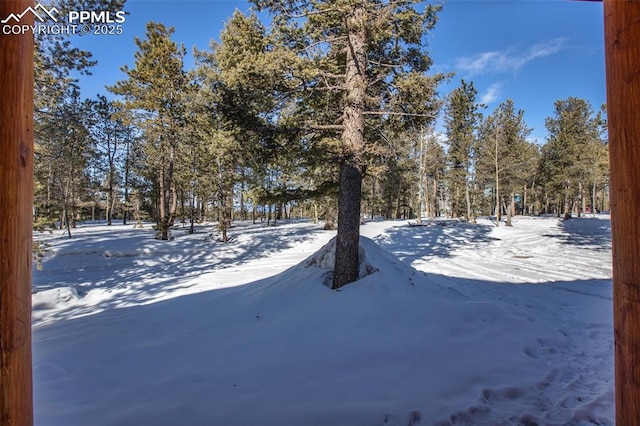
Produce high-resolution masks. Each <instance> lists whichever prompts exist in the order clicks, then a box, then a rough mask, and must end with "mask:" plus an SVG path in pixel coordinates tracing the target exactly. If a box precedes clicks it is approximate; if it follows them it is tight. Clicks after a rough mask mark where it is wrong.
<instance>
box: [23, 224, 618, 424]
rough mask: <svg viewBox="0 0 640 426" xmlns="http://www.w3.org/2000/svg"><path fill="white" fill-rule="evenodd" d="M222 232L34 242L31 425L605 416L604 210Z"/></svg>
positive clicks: (120, 231) (583, 419)
mask: <svg viewBox="0 0 640 426" xmlns="http://www.w3.org/2000/svg"><path fill="white" fill-rule="evenodd" d="M213 229H214V227H213V226H212V225H208V226H201V227H200V228H199V232H198V233H196V234H194V235H188V234H187V233H186V230H184V229H176V230H175V231H174V236H175V239H174V240H172V241H157V240H154V239H153V231H152V230H151V229H150V227H149V226H147V227H146V228H143V229H134V228H133V227H131V226H112V227H107V226H105V225H100V224H89V225H83V226H81V227H79V228H78V229H76V230H75V235H74V238H73V239H67V238H65V236H64V235H63V234H62V233H61V232H59V231H55V232H54V233H52V234H36V238H37V239H39V240H42V241H44V242H46V243H48V244H49V251H48V252H47V254H46V256H45V258H44V260H43V269H42V270H34V278H33V282H34V294H33V302H34V311H33V324H34V336H33V347H34V387H35V418H36V425H43V426H55V425H64V426H68V425H89V424H90V425H118V426H122V425H159V426H160V425H176V424H184V425H225V426H226V425H228V426H233V425H267V426H269V425H277V426H282V425H304V426H314V425H318V426H320V425H338V426H339V425H345V426H346V425H349V426H351V425H367V426H375V425H380V426H383V425H402V426H405V425H407V424H410V425H411V424H421V425H425V424H426V425H438V426H444V425H517V424H522V425H534V424H537V425H592V424H597V425H611V424H613V423H614V420H613V418H614V415H613V407H614V403H613V359H612V353H613V335H612V303H611V266H610V264H611V238H610V221H609V217H608V216H606V215H600V216H598V217H596V218H574V219H571V220H569V221H566V222H562V221H559V220H558V219H557V218H549V217H543V218H530V217H517V218H516V219H515V220H514V226H513V227H506V226H500V227H498V228H496V227H495V226H493V224H492V223H491V222H490V221H489V220H487V219H482V220H479V222H478V223H477V224H469V223H463V222H457V221H443V222H438V223H435V222H434V223H433V224H432V225H431V226H408V224H407V222H406V221H394V222H392V221H374V222H369V223H367V224H365V225H363V226H362V228H361V234H362V235H363V237H362V238H361V248H362V250H361V251H362V252H364V253H365V255H363V256H362V259H361V270H366V271H367V273H366V274H362V275H363V277H362V278H361V279H360V280H359V281H358V282H356V283H353V284H350V285H347V286H345V287H343V288H342V289H341V290H340V291H334V290H330V289H329V288H328V287H327V286H326V285H325V284H326V283H328V282H329V281H330V274H331V268H332V264H333V263H332V259H331V252H332V250H335V247H334V246H332V243H331V240H332V238H333V236H334V235H335V233H334V232H331V231H323V230H322V225H315V224H312V223H309V222H305V221H287V222H280V223H279V224H278V226H275V227H273V226H270V227H267V226H265V225H264V224H256V225H253V224H251V223H250V222H241V223H236V224H235V227H234V228H232V230H231V234H232V236H233V237H235V238H234V240H233V242H232V243H230V244H227V245H224V244H222V243H220V242H217V241H216V240H215V238H212V236H211V235H210V234H212V233H214V232H215V231H213Z"/></svg>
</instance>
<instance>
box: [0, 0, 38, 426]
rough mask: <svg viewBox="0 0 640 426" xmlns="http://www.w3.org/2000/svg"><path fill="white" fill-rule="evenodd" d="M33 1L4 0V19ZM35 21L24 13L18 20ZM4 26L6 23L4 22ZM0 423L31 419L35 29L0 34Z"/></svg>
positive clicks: (23, 424) (22, 423)
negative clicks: (27, 31)
mask: <svg viewBox="0 0 640 426" xmlns="http://www.w3.org/2000/svg"><path fill="white" fill-rule="evenodd" d="M32 5H33V3H32V2H31V1H26V0H2V1H0V19H4V18H6V17H8V16H9V15H10V14H11V13H16V14H18V13H22V12H23V11H24V10H25V9H26V8H27V7H28V6H32ZM24 24H27V25H33V15H32V14H31V13H27V14H25V15H24V16H23V17H22V18H21V22H20V25H24ZM0 25H3V24H0ZM0 84H1V86H0V87H1V91H2V93H1V95H0V425H2V426H29V425H32V424H33V396H32V373H31V372H32V367H31V259H32V258H31V250H32V241H31V229H32V208H33V34H31V33H26V34H23V35H16V34H9V35H5V34H0Z"/></svg>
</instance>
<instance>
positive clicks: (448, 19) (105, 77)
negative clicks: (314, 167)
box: [76, 0, 605, 143]
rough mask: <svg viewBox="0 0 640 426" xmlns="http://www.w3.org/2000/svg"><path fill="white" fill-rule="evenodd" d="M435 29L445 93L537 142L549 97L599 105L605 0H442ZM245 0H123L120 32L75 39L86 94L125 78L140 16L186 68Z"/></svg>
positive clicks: (549, 109) (432, 45) (549, 110)
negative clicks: (83, 54) (516, 125)
mask: <svg viewBox="0 0 640 426" xmlns="http://www.w3.org/2000/svg"><path fill="white" fill-rule="evenodd" d="M443 3H444V7H443V11H442V12H441V13H440V15H439V21H438V24H437V25H436V27H435V29H434V30H433V31H432V33H431V34H430V36H429V37H428V43H429V46H428V48H429V50H430V52H431V54H432V57H433V59H434V66H433V68H432V70H433V71H434V72H436V71H437V72H455V74H456V75H455V77H453V79H452V80H451V81H450V82H449V83H447V84H445V85H443V86H441V90H440V92H441V94H443V95H444V94H446V93H448V92H449V91H450V90H452V89H453V88H455V87H457V86H458V85H459V84H460V79H465V80H466V81H473V83H474V85H475V87H476V89H477V90H478V100H479V101H481V102H483V103H485V104H487V108H486V109H485V110H484V113H485V114H489V113H490V112H491V111H493V109H494V108H495V107H496V106H498V104H499V103H500V102H503V101H504V100H506V99H507V98H511V99H513V101H514V102H515V105H516V107H517V108H519V109H523V110H524V111H525V120H526V122H527V124H528V126H529V127H532V128H533V129H534V130H533V132H532V134H531V138H532V139H537V140H538V141H539V142H540V143H543V142H544V140H545V138H546V134H547V132H546V129H545V127H544V120H545V118H546V117H550V116H552V115H553V103H554V102H555V101H556V100H559V99H566V98H567V97H569V96H575V97H580V98H584V99H587V100H588V101H589V102H591V104H592V106H593V108H594V110H598V109H599V108H600V105H601V104H603V103H605V69H604V36H603V31H604V30H603V12H602V3H599V2H590V1H563V0H446V1H444V2H443ZM249 6H250V5H249V3H248V2H247V1H231V0H198V1H196V0H129V1H128V2H127V5H126V7H125V10H126V11H127V12H129V15H128V16H127V20H126V22H125V23H124V24H123V29H124V33H123V34H122V35H110V36H109V35H101V36H97V35H90V36H84V37H81V38H79V39H78V40H77V41H76V44H77V45H78V46H79V47H83V48H86V49H88V50H90V51H92V52H93V55H94V58H95V59H97V60H98V62H99V63H98V65H97V66H96V67H94V69H93V75H92V76H89V77H83V79H82V82H81V86H82V90H83V94H84V95H85V96H87V97H89V96H95V94H96V93H105V92H106V90H105V89H104V86H105V85H110V84H113V83H115V82H116V81H117V80H120V79H123V78H124V77H125V75H124V74H123V73H122V72H121V71H120V67H121V66H122V65H125V64H128V65H132V64H133V54H134V52H135V50H136V46H135V44H134V41H133V39H134V36H138V37H141V38H142V37H144V28H145V23H146V22H147V21H150V20H153V21H156V22H162V23H164V24H165V25H167V26H174V27H175V28H176V32H175V34H174V37H173V39H174V40H175V41H176V42H179V43H184V45H185V47H186V48H187V52H188V53H187V58H186V60H185V65H186V67H187V68H190V67H192V66H193V57H192V51H193V49H192V48H193V47H194V46H197V47H198V48H199V49H204V48H206V47H207V46H208V43H209V41H210V40H211V39H212V38H213V39H217V38H218V36H219V34H220V31H221V29H222V26H223V24H224V22H225V21H226V20H227V19H228V18H229V17H230V16H231V14H232V13H233V11H234V10H235V9H236V8H237V9H240V10H242V11H246V10H248V8H249Z"/></svg>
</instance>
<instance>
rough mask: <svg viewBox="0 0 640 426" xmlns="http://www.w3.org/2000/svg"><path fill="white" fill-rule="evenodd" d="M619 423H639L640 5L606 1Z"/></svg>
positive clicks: (632, 1)
mask: <svg viewBox="0 0 640 426" xmlns="http://www.w3.org/2000/svg"><path fill="white" fill-rule="evenodd" d="M604 19H605V54H606V68H607V74H606V75H607V108H608V111H607V112H608V119H609V152H610V159H611V188H610V191H611V229H612V234H613V284H614V285H613V293H614V297H613V304H614V334H615V363H616V368H615V370H616V373H615V380H616V422H617V424H619V425H640V233H639V231H638V220H639V219H638V217H639V216H638V214H639V213H640V60H639V55H640V2H638V1H637V0H605V2H604Z"/></svg>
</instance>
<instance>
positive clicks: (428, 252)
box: [374, 221, 496, 264]
mask: <svg viewBox="0 0 640 426" xmlns="http://www.w3.org/2000/svg"><path fill="white" fill-rule="evenodd" d="M492 229H494V227H493V226H490V225H484V224H474V223H468V222H459V221H446V222H442V224H437V223H434V224H432V225H428V226H402V227H400V226H399V227H395V228H390V229H388V230H387V231H386V232H384V233H383V234H381V235H380V236H378V237H376V238H374V240H375V241H376V243H378V244H379V245H380V246H381V247H383V248H385V249H386V250H388V251H392V252H393V253H394V254H395V255H396V256H397V257H398V258H399V259H400V260H403V261H405V262H407V263H409V264H411V263H413V262H414V261H416V260H418V259H422V258H429V257H449V256H451V253H452V252H453V251H454V250H456V249H459V248H467V247H468V248H471V247H482V246H483V245H486V244H489V243H490V242H491V241H495V240H496V238H493V237H490V236H489V234H490V233H491V231H492ZM470 244H471V245H472V246H470Z"/></svg>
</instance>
